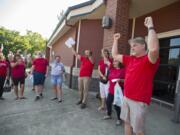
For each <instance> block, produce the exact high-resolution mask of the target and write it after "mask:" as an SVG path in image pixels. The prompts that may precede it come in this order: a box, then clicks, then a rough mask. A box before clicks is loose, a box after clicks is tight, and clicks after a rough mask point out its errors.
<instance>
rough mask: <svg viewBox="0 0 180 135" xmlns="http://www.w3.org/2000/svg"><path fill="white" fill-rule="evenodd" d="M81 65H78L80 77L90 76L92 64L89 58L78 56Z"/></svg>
mask: <svg viewBox="0 0 180 135" xmlns="http://www.w3.org/2000/svg"><path fill="white" fill-rule="evenodd" d="M80 57H81V58H80V61H81V66H80V74H79V76H80V77H91V75H92V72H93V67H94V64H93V63H92V62H91V61H90V60H89V58H87V57H84V56H80Z"/></svg>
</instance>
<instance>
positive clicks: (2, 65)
mask: <svg viewBox="0 0 180 135" xmlns="http://www.w3.org/2000/svg"><path fill="white" fill-rule="evenodd" d="M7 71H8V63H7V62H6V60H5V58H4V55H3V54H2V53H0V100H4V98H3V96H2V95H3V86H4V82H5V79H6V76H7Z"/></svg>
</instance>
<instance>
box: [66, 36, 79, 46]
mask: <svg viewBox="0 0 180 135" xmlns="http://www.w3.org/2000/svg"><path fill="white" fill-rule="evenodd" d="M75 43H76V42H75V41H74V39H73V38H72V37H70V38H68V40H66V42H65V45H66V46H67V47H69V48H71V47H72V46H73V45H75Z"/></svg>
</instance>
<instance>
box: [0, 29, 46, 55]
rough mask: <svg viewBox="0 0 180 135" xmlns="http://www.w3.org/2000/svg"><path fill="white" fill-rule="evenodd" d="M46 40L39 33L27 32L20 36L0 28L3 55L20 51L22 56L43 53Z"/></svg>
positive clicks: (17, 33)
mask: <svg viewBox="0 0 180 135" xmlns="http://www.w3.org/2000/svg"><path fill="white" fill-rule="evenodd" d="M46 41H47V40H46V39H44V38H43V37H42V36H41V35H40V34H39V33H37V32H32V31H27V32H26V35H23V36H22V35H20V33H19V32H18V31H13V30H8V29H6V28H4V27H0V45H1V44H3V45H4V50H3V53H4V54H5V55H7V54H8V52H9V51H12V52H14V53H16V51H17V50H21V53H22V54H25V53H26V54H27V53H31V54H33V53H34V52H35V51H45V46H46Z"/></svg>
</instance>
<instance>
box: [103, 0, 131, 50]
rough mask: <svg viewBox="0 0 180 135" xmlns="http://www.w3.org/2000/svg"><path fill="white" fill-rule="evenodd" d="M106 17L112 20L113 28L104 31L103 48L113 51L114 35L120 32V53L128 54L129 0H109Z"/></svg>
mask: <svg viewBox="0 0 180 135" xmlns="http://www.w3.org/2000/svg"><path fill="white" fill-rule="evenodd" d="M105 15H106V16H109V17H110V18H111V19H112V28H111V29H104V41H103V47H104V48H107V49H109V50H111V48H112V44H113V34H114V33H117V32H120V33H121V39H120V41H119V51H120V53H128V52H129V45H128V43H127V42H128V38H129V31H128V27H129V0H107V2H106V12H105Z"/></svg>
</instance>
